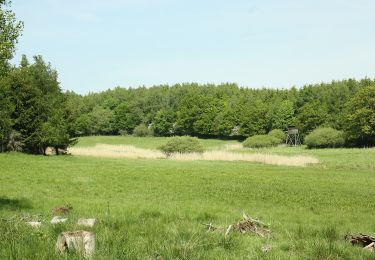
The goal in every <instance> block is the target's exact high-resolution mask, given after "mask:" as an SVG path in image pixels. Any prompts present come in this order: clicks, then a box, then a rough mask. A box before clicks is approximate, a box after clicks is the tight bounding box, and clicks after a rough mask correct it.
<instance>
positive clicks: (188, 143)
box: [159, 136, 204, 156]
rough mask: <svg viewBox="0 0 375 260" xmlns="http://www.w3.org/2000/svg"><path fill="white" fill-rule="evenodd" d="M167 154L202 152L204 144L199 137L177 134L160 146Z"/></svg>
mask: <svg viewBox="0 0 375 260" xmlns="http://www.w3.org/2000/svg"><path fill="white" fill-rule="evenodd" d="M159 149H160V150H161V151H162V152H163V153H165V154H166V155H167V156H169V155H171V154H172V153H202V152H203V151H204V148H203V145H202V144H201V143H200V142H199V140H198V138H195V137H190V136H175V137H172V138H170V139H169V140H168V142H167V143H166V144H164V145H162V146H161V147H160V148H159Z"/></svg>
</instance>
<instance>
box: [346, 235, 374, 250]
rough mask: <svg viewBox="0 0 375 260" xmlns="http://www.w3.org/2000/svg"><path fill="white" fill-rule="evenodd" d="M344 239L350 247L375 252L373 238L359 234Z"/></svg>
mask: <svg viewBox="0 0 375 260" xmlns="http://www.w3.org/2000/svg"><path fill="white" fill-rule="evenodd" d="M345 239H346V240H348V241H349V242H350V243H352V245H359V246H362V247H363V249H367V250H369V251H372V252H375V237H373V236H369V235H365V234H361V233H360V234H359V235H346V236H345Z"/></svg>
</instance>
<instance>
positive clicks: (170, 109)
mask: <svg viewBox="0 0 375 260" xmlns="http://www.w3.org/2000/svg"><path fill="white" fill-rule="evenodd" d="M374 86H375V81H374V80H372V79H368V78H365V79H362V80H354V79H349V80H342V81H333V82H331V83H321V84H314V85H306V86H303V87H301V88H299V89H297V88H295V87H292V88H290V89H268V88H263V89H252V88H246V87H239V86H237V85H236V84H231V83H226V84H220V85H213V84H204V85H199V84H196V83H185V84H176V85H173V86H168V85H160V86H153V87H150V88H146V87H140V88H121V87H117V88H115V89H112V90H107V91H104V92H101V93H90V94H88V95H84V96H82V95H78V94H76V93H74V92H67V93H66V96H67V106H66V109H67V111H68V112H67V114H68V115H69V118H68V128H69V133H70V135H72V136H83V135H118V134H132V133H133V130H134V128H135V127H137V126H138V125H140V124H145V125H146V126H148V128H149V129H150V130H151V132H152V133H153V134H154V135H156V136H173V135H191V136H198V137H209V138H239V139H241V138H244V137H247V136H253V135H259V134H266V133H268V132H269V131H271V130H272V129H282V130H286V129H287V128H288V126H290V125H294V126H296V127H298V128H299V129H300V132H301V133H302V136H304V135H307V134H308V133H310V132H311V131H312V130H314V129H316V128H317V127H332V128H335V129H337V130H344V131H345V133H347V144H348V145H360V146H361V145H368V146H370V145H373V144H374V137H375V88H374Z"/></svg>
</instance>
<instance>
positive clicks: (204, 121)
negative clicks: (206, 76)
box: [0, 0, 375, 153]
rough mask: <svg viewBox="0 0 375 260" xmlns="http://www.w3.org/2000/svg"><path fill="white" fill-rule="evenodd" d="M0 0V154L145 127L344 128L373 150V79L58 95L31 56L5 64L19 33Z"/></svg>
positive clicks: (171, 131) (207, 132) (202, 133)
mask: <svg viewBox="0 0 375 260" xmlns="http://www.w3.org/2000/svg"><path fill="white" fill-rule="evenodd" d="M8 6H9V5H8V4H7V3H6V1H2V0H0V11H1V15H0V29H1V32H2V33H1V37H0V84H1V85H0V86H1V87H0V101H1V102H0V150H1V151H5V150H23V151H26V152H31V153H45V150H46V148H47V147H54V148H56V149H55V150H58V149H57V148H66V147H67V146H68V145H70V144H72V142H74V137H77V136H85V135H119V134H121V135H124V134H132V133H133V130H134V129H135V128H136V127H137V126H138V127H139V126H143V125H144V126H145V127H147V128H148V129H149V132H150V133H152V134H153V135H156V136H173V135H191V136H199V137H209V138H238V139H242V138H244V137H247V136H253V135H257V134H266V133H268V132H269V131H271V130H272V129H282V130H286V129H287V127H288V126H289V125H295V126H297V127H298V128H299V129H300V132H301V134H302V137H303V136H305V135H306V134H308V133H310V132H311V131H312V130H314V129H316V128H317V127H320V126H324V127H332V128H335V129H337V130H343V131H344V132H345V137H346V145H347V146H354V145H356V146H372V145H374V144H375V81H374V80H372V79H368V78H366V79H362V80H359V81H358V80H354V79H348V80H342V81H333V82H331V83H321V84H315V85H306V86H303V87H301V88H298V89H297V88H295V87H291V88H289V89H271V88H263V89H253V88H247V87H239V86H237V85H236V84H234V83H225V84H220V85H213V84H205V85H199V84H196V83H184V84H176V85H173V86H168V85H160V86H153V87H150V88H146V87H139V88H121V87H117V88H115V89H112V90H107V91H104V92H101V93H90V94H88V95H79V94H76V93H74V92H71V91H67V92H63V91H62V90H61V87H60V85H59V82H58V73H57V71H56V70H54V69H52V67H51V65H50V64H48V63H46V62H45V61H43V59H42V57H41V56H35V57H34V59H33V61H32V62H30V61H29V60H28V59H27V58H26V56H23V57H22V61H21V63H20V64H19V65H17V66H12V65H11V64H10V62H9V61H10V59H11V58H12V56H13V52H14V48H15V45H16V43H17V39H18V37H19V35H20V34H21V31H22V23H21V22H18V21H17V20H16V18H15V16H14V13H12V11H10V10H9V9H7V7H8Z"/></svg>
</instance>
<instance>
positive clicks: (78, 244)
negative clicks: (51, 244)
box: [56, 230, 95, 257]
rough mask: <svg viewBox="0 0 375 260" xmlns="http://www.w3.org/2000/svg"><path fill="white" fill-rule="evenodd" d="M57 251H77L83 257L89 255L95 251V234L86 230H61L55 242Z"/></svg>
mask: <svg viewBox="0 0 375 260" xmlns="http://www.w3.org/2000/svg"><path fill="white" fill-rule="evenodd" d="M56 250H57V251H58V252H61V253H64V252H73V251H76V252H79V253H82V254H83V255H84V256H85V257H91V256H92V255H93V254H94V251H95V234H94V233H92V232H88V231H83V230H78V231H68V232H62V233H61V234H60V235H59V236H58V238H57V242H56Z"/></svg>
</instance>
